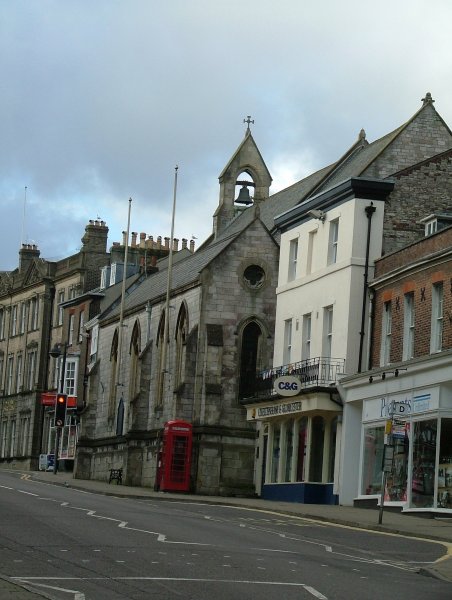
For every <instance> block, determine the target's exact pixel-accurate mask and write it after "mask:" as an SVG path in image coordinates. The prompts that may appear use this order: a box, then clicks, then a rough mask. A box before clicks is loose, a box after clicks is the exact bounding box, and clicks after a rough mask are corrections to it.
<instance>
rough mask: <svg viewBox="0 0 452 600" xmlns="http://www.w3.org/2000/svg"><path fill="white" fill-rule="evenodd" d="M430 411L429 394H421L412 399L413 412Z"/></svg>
mask: <svg viewBox="0 0 452 600" xmlns="http://www.w3.org/2000/svg"><path fill="white" fill-rule="evenodd" d="M429 409H430V394H421V395H419V396H414V398H413V412H424V411H426V410H429Z"/></svg>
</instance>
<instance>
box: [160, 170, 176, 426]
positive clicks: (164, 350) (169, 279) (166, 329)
mask: <svg viewBox="0 0 452 600" xmlns="http://www.w3.org/2000/svg"><path fill="white" fill-rule="evenodd" d="M178 169H179V167H178V166H177V165H176V166H175V168H174V191H173V214H172V217H171V237H170V250H169V256H168V277H167V282H166V302H165V323H164V325H165V326H164V330H163V348H162V363H161V364H162V372H161V390H160V394H161V395H160V398H161V401H162V403H163V391H164V389H165V388H164V380H165V374H166V373H167V372H168V369H167V368H166V362H167V350H168V349H167V346H168V340H169V309H170V294H171V284H172V278H173V240H174V221H175V215H176V195H177V171H178ZM173 416H174V415H173Z"/></svg>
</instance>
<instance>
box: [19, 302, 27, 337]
mask: <svg viewBox="0 0 452 600" xmlns="http://www.w3.org/2000/svg"><path fill="white" fill-rule="evenodd" d="M26 322H27V304H26V303H25V302H21V303H20V312H19V333H25V323H26Z"/></svg>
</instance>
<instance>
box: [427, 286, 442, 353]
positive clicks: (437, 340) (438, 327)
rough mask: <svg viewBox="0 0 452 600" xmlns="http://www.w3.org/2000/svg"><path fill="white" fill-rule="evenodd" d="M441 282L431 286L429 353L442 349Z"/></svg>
mask: <svg viewBox="0 0 452 600" xmlns="http://www.w3.org/2000/svg"><path fill="white" fill-rule="evenodd" d="M443 300H444V290H443V282H442V281H439V282H437V283H434V284H433V286H432V324H431V335H430V353H431V354H434V353H435V352H441V350H442V349H443V325H444V321H443Z"/></svg>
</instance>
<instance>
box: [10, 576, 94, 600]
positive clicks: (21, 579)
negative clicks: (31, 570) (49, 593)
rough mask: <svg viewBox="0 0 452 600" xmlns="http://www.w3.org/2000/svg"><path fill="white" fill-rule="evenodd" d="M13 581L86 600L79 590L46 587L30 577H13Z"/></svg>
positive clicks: (74, 598) (76, 599) (74, 599)
mask: <svg viewBox="0 0 452 600" xmlns="http://www.w3.org/2000/svg"><path fill="white" fill-rule="evenodd" d="M11 579H15V580H16V581H20V582H21V583H29V584H31V585H33V586H34V587H41V588H46V589H48V590H55V591H57V592H63V593H66V594H74V597H73V600H85V594H83V593H82V592H79V591H78V590H68V589H66V588H60V587H55V586H53V585H45V584H44V583H34V582H32V581H31V580H30V579H29V578H28V577H27V578H23V577H11ZM32 579H33V578H32Z"/></svg>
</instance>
